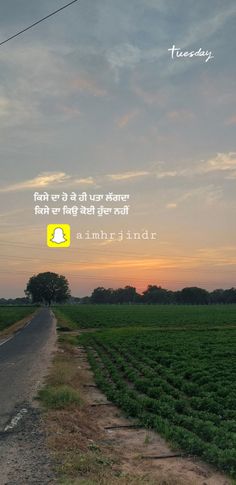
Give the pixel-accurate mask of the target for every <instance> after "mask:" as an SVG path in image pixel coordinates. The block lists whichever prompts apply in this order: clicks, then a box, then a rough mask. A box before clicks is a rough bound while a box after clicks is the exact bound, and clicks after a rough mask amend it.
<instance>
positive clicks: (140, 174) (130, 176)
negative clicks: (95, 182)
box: [107, 170, 149, 181]
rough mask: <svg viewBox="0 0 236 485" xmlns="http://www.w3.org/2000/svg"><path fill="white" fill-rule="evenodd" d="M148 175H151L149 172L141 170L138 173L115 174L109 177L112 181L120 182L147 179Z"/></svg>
mask: <svg viewBox="0 0 236 485" xmlns="http://www.w3.org/2000/svg"><path fill="white" fill-rule="evenodd" d="M146 175H149V172H147V171H144V170H140V171H137V172H122V173H113V174H110V175H107V177H108V178H109V179H110V180H114V181H118V180H129V179H133V178H136V177H145V176H146Z"/></svg>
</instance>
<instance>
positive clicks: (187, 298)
mask: <svg viewBox="0 0 236 485" xmlns="http://www.w3.org/2000/svg"><path fill="white" fill-rule="evenodd" d="M82 302H83V301H81V303H82ZM86 302H88V297H86ZM89 302H90V303H97V304H98V303H121V304H122V303H144V304H179V305H209V304H213V303H223V304H229V303H236V288H230V289H226V290H224V289H217V290H213V291H210V292H209V291H207V290H205V289H204V288H198V287H197V286H192V287H186V288H183V289H182V290H177V291H171V290H167V289H165V288H162V287H161V286H157V285H148V287H147V289H146V290H145V291H143V292H142V293H137V291H136V288H134V287H133V286H125V287H124V288H118V289H113V288H107V289H106V288H104V287H101V286H100V287H98V288H95V289H94V290H93V292H92V294H91V297H90V298H89Z"/></svg>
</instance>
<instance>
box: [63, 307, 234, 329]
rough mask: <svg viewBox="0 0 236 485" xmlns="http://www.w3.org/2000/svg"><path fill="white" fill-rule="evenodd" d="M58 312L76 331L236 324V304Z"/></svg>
mask: <svg viewBox="0 0 236 485" xmlns="http://www.w3.org/2000/svg"><path fill="white" fill-rule="evenodd" d="M54 311H55V313H56V315H57V317H61V318H62V319H63V320H66V321H67V322H68V324H70V325H71V326H72V327H74V328H94V327H97V328H111V327H127V326H157V327H160V326H170V327H172V326H176V325H178V326H188V327H189V326H192V325H193V326H196V325H198V326H203V327H204V326H206V325H210V326H223V325H236V305H209V306H207V305H193V306H186V305H76V306H72V305H70V306H69V305H67V306H66V305H65V306H60V307H59V306H58V307H56V308H55V309H54Z"/></svg>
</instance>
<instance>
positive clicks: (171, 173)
mask: <svg viewBox="0 0 236 485" xmlns="http://www.w3.org/2000/svg"><path fill="white" fill-rule="evenodd" d="M181 173H182V172H177V170H166V171H163V172H162V171H160V172H157V173H156V177H157V178H158V179H163V178H166V177H177V176H178V175H180V174H181Z"/></svg>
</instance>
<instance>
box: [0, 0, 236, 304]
mask: <svg viewBox="0 0 236 485" xmlns="http://www.w3.org/2000/svg"><path fill="white" fill-rule="evenodd" d="M65 3H66V1H62V0H50V2H49V1H46V0H41V1H40V2H38V1H37V0H31V1H29V0H21V1H20V2H19V1H17V0H8V1H7V2H6V1H3V0H0V13H1V15H0V42H1V41H2V40H4V39H6V38H8V37H9V36H11V35H13V34H14V33H16V32H17V31H19V30H21V29H23V28H24V27H27V26H28V25H29V24H31V23H33V22H34V21H36V20H38V19H39V18H41V17H44V16H46V15H47V14H49V13H50V12H52V11H53V10H56V9H57V8H60V7H61V6H63V5H64V4H65ZM235 16H236V4H235V1H234V0H225V1H224V2H221V1H220V0H209V1H208V2H206V1H205V0H198V2H196V1H194V0H129V2H127V1H126V0H119V2H117V0H96V2H95V1H92V0H80V1H79V2H77V3H75V4H73V5H72V6H71V7H69V8H67V9H66V10H64V11H63V12H60V13H58V14H57V15H55V16H54V17H52V18H50V19H48V20H46V21H45V22H44V23H41V24H39V25H38V26H36V27H35V28H34V29H31V30H30V31H28V32H26V33H24V34H23V35H22V36H19V37H17V38H15V39H13V40H11V41H10V42H8V43H6V44H4V45H2V46H0V153H1V156H0V164H1V181H0V223H1V227H2V229H1V238H0V248H1V252H0V259H1V278H0V297H6V298H8V297H16V296H23V294H24V289H25V287H26V284H27V281H28V279H29V277H30V276H32V275H33V274H37V273H39V272H42V271H54V272H56V273H59V274H64V275H65V276H66V277H67V278H68V280H69V282H70V286H71V290H72V294H73V295H74V296H84V295H86V294H90V293H91V291H92V289H93V288H95V287H97V286H105V287H113V288H117V287H120V286H125V285H126V284H131V285H133V286H135V287H136V288H137V289H138V291H143V290H144V289H145V288H146V286H147V285H148V284H157V285H161V286H163V287H165V288H169V289H178V288H183V287H184V286H201V287H204V288H207V289H214V288H221V287H222V288H228V287H232V286H236V272H235V270H236V224H235V209H236V191H235V181H236V146H235V128H236V106H235V78H236V62H235V49H236V42H235ZM173 45H175V46H176V47H177V48H179V49H181V50H182V51H183V52H184V51H188V52H191V51H194V52H196V51H198V50H199V49H200V48H201V49H202V50H203V51H211V52H212V55H213V56H214V57H213V59H210V60H208V62H206V57H203V56H202V57H197V56H193V57H191V58H190V57H178V58H177V57H174V59H172V58H171V52H170V51H169V50H168V49H170V48H171V47H172V46H173ZM35 191H38V192H42V191H48V192H49V193H54V194H58V193H60V192H62V191H64V192H67V193H70V192H72V191H75V192H76V193H81V192H83V191H87V192H88V193H98V194H104V193H108V192H114V193H118V194H121V193H124V194H130V212H129V215H128V216H104V217H97V216H78V217H61V216H52V215H50V216H35V215H34V203H33V194H34V192H35ZM58 217H59V218H58ZM58 222H60V223H69V224H70V225H71V232H72V243H71V247H70V248H48V247H47V245H46V226H47V224H57V223H58ZM86 230H90V231H98V230H103V231H106V232H111V231H115V232H118V231H120V230H123V231H128V230H130V231H137V232H138V231H140V232H142V231H145V230H148V231H151V232H157V234H158V239H157V240H145V241H142V240H124V241H117V240H113V241H107V240H103V241H102V240H100V241H92V240H89V241H85V240H81V241H79V240H76V237H75V236H76V233H77V232H84V231H86Z"/></svg>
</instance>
